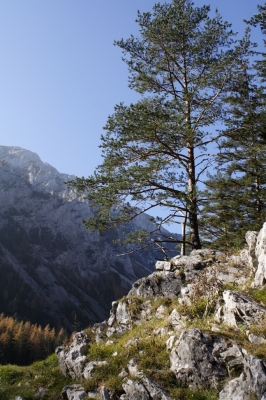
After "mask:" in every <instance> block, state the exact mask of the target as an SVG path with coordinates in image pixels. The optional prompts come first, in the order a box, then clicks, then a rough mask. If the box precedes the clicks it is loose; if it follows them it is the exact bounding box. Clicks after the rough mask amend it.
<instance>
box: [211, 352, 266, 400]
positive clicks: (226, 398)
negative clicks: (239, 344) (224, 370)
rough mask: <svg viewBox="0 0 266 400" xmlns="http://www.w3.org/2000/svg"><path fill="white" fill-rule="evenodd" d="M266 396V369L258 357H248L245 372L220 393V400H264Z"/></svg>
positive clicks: (245, 361) (245, 360)
mask: <svg viewBox="0 0 266 400" xmlns="http://www.w3.org/2000/svg"><path fill="white" fill-rule="evenodd" d="M265 396H266V368H265V365H264V363H263V362H262V361H261V360H259V359H258V358H257V357H255V356H252V355H248V356H247V357H245V359H244V372H243V373H242V374H241V375H240V377H239V378H236V379H232V380H231V381H229V382H228V384H227V385H226V386H225V387H224V389H223V390H222V391H221V392H220V395H219V400H232V399H234V400H250V399H252V398H257V399H260V400H261V399H263V398H265Z"/></svg>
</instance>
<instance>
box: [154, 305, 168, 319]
mask: <svg viewBox="0 0 266 400" xmlns="http://www.w3.org/2000/svg"><path fill="white" fill-rule="evenodd" d="M166 315H167V309H166V307H164V306H163V305H161V306H160V307H158V308H157V310H156V314H155V317H156V318H157V319H163V318H165V317H166Z"/></svg>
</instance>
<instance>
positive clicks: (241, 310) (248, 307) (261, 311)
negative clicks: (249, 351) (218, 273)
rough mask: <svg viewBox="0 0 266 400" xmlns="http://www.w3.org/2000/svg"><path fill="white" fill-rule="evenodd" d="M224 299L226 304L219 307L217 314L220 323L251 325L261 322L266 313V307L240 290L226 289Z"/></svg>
mask: <svg viewBox="0 0 266 400" xmlns="http://www.w3.org/2000/svg"><path fill="white" fill-rule="evenodd" d="M223 301H224V305H222V306H221V307H220V308H219V309H218V311H217V313H216V316H215V319H216V321H217V322H219V323H222V322H223V323H225V324H227V325H229V326H233V327H237V324H238V323H244V324H245V325H247V326H249V325H251V324H254V323H257V322H260V320H261V318H262V317H263V316H265V315H266V308H265V307H263V306H261V305H260V304H259V303H257V302H256V301H255V300H253V299H251V298H249V297H248V296H246V295H245V294H243V293H240V292H234V291H232V290H225V291H224V292H223Z"/></svg>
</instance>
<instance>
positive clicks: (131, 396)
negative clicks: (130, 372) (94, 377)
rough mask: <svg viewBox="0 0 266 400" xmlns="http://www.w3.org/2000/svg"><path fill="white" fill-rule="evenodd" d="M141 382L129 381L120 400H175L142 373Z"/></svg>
mask: <svg viewBox="0 0 266 400" xmlns="http://www.w3.org/2000/svg"><path fill="white" fill-rule="evenodd" d="M138 376H139V378H140V380H131V379H128V380H127V382H126V383H123V385H122V386H123V389H124V391H125V394H124V395H122V396H121V397H120V400H173V399H172V398H171V397H169V396H168V395H167V394H166V393H165V391H164V390H163V389H162V388H161V387H160V386H159V385H158V384H157V383H155V382H153V381H152V380H151V379H149V378H148V377H147V376H146V375H145V374H143V373H140V374H139V375H138Z"/></svg>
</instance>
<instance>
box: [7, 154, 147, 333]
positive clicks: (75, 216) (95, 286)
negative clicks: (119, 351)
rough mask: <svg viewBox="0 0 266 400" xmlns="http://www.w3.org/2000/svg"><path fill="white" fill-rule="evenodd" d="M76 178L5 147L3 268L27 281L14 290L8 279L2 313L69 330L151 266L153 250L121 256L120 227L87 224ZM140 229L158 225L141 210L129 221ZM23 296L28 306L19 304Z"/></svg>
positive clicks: (100, 313) (97, 316)
mask: <svg viewBox="0 0 266 400" xmlns="http://www.w3.org/2000/svg"><path fill="white" fill-rule="evenodd" d="M72 179H74V176H73V175H68V174H61V173H59V172H58V171H57V170H56V169H55V168H54V167H52V166H51V165H50V164H48V163H43V162H42V161H41V159H40V157H39V156H38V155H37V154H35V153H33V152H31V151H29V150H25V149H22V148H20V147H12V146H0V195H1V196H0V207H1V211H0V252H1V260H0V268H1V273H2V275H4V276H7V275H8V274H11V275H12V280H13V281H14V282H21V284H18V285H17V287H16V288H12V285H11V284H9V285H7V286H6V285H5V286H4V284H2V289H3V291H6V292H9V293H7V294H6V298H4V296H2V298H1V295H0V304H2V310H1V309H0V312H4V313H5V314H7V315H12V316H15V317H18V318H22V319H23V320H25V319H29V320H30V321H31V322H32V323H41V324H42V325H46V324H47V323H49V324H50V325H52V326H54V325H55V326H56V327H59V326H61V325H62V326H64V327H66V328H67V329H69V330H71V329H72V328H73V327H72V326H71V325H72V323H73V321H74V320H75V321H76V320H78V322H79V324H80V325H81V326H87V325H88V324H89V323H94V322H96V321H99V320H101V319H103V318H104V317H105V316H106V315H107V313H108V310H109V307H110V304H111V301H113V300H115V299H116V298H118V297H121V296H122V295H123V294H125V293H126V292H127V290H128V289H129V288H130V286H131V284H132V283H133V282H134V281H135V280H137V279H139V278H140V277H141V276H144V275H147V274H148V273H149V272H150V271H151V270H152V268H153V259H154V254H151V253H150V252H144V251H142V252H140V253H133V254H132V255H128V256H124V257H120V258H118V257H117V253H118V252H119V251H118V247H117V246H116V245H115V244H114V243H113V240H114V239H116V238H117V237H118V236H119V234H120V231H119V230H116V231H113V232H106V233H104V234H103V235H102V236H100V235H99V233H98V232H92V233H91V232H89V231H88V230H87V229H86V228H85V227H84V226H83V224H82V220H86V219H87V218H88V217H89V216H90V215H91V213H92V212H93V211H92V210H91V208H90V207H89V205H88V202H87V201H86V200H84V198H82V197H81V196H79V195H78V194H77V193H76V191H75V190H74V189H69V188H68V187H67V186H66V184H65V182H66V181H69V180H72ZM136 227H138V228H147V229H152V228H153V227H154V225H153V224H152V223H151V221H150V220H149V216H142V217H141V218H139V219H138V220H136V221H135V222H134V223H132V224H131V225H129V229H136ZM4 281H6V279H5V278H4ZM15 286H16V285H15ZM11 292H13V293H11ZM20 292H23V293H20ZM23 296H25V297H26V307H24V310H23V305H19V304H15V303H16V301H17V302H18V301H19V302H21V301H22V298H23ZM18 298H19V300H18ZM16 299H17V300H16ZM42 303H43V305H42ZM69 310H72V314H71V313H70V314H71V315H70V314H69ZM69 318H70V319H71V320H72V321H69Z"/></svg>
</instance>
